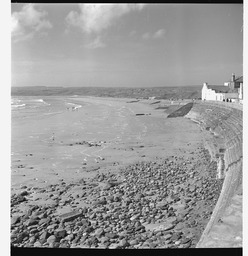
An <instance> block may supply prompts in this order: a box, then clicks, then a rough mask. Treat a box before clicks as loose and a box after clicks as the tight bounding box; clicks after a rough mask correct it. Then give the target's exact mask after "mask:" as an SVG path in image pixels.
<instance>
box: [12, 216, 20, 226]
mask: <svg viewBox="0 0 248 256" xmlns="http://www.w3.org/2000/svg"><path fill="white" fill-rule="evenodd" d="M20 220H21V218H20V216H14V217H12V218H11V225H15V224H16V223H18V222H20Z"/></svg>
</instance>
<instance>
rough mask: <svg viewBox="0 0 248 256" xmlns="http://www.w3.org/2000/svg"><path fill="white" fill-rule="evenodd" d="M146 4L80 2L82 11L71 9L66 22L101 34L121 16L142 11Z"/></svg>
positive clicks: (86, 30) (87, 31)
mask: <svg viewBox="0 0 248 256" xmlns="http://www.w3.org/2000/svg"><path fill="white" fill-rule="evenodd" d="M144 6H145V5H144V4H80V5H79V8H80V11H79V12H76V11H71V12H70V13H69V14H68V15H67V17H66V22H67V24H68V25H69V26H74V27H79V28H80V29H81V30H82V32H85V33H88V34H92V33H95V34H99V33H101V32H102V31H103V30H105V29H107V28H109V27H111V26H112V25H113V24H115V21H116V20H117V19H118V18H120V17H121V16H123V15H125V14H127V13H129V12H132V11H141V10H142V9H143V8H144Z"/></svg>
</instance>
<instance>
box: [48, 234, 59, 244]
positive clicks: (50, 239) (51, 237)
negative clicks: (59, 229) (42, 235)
mask: <svg viewBox="0 0 248 256" xmlns="http://www.w3.org/2000/svg"><path fill="white" fill-rule="evenodd" d="M57 240H58V239H57V238H56V236H54V235H51V236H49V237H48V238H47V242H48V243H49V244H51V243H54V242H57Z"/></svg>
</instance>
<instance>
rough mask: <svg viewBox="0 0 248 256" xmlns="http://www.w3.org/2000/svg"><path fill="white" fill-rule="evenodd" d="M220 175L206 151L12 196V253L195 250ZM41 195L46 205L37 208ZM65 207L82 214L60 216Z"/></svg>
mask: <svg viewBox="0 0 248 256" xmlns="http://www.w3.org/2000/svg"><path fill="white" fill-rule="evenodd" d="M215 170H216V163H215V162H212V163H210V158H209V156H208V154H207V153H206V152H205V150H202V151H201V152H200V155H199V156H197V157H194V156H192V158H191V159H187V160H185V159H183V158H177V157H171V158H168V159H165V160H159V161H156V162H138V163H136V164H132V165H129V166H126V167H125V168H122V169H120V171H119V172H118V173H108V174H104V173H99V174H97V175H95V177H94V178H91V179H89V180H87V181H86V179H82V180H80V181H79V182H77V183H71V184H67V183H65V182H61V183H59V184H54V185H50V186H49V187H47V188H46V189H38V188H26V189H25V190H24V192H22V193H21V194H19V195H13V196H12V209H11V215H12V219H11V245H12V246H17V247H60V248H110V249H116V248H189V247H195V245H196V243H197V242H198V240H199V238H200V235H201V233H202V232H203V230H204V228H205V226H206V224H207V222H208V220H209V218H210V216H211V212H212V210H213V207H214V206H215V204H216V201H217V199H218V196H219V193H220V190H221V187H222V180H216V179H215V176H216V173H215ZM41 194H45V196H46V204H45V205H39V204H38V205H34V202H35V201H36V202H37V200H39V196H40V195H41ZM49 200H50V201H49ZM21 204H28V205H29V208H28V210H27V211H26V212H23V213H21V211H20V210H19V208H18V207H19V206H20V205H21ZM32 204H33V205H32ZM83 205H84V206H83ZM65 206H70V207H71V208H72V209H75V210H73V211H71V212H69V213H67V214H62V215H61V214H58V212H57V209H58V208H59V207H65Z"/></svg>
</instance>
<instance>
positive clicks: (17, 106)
mask: <svg viewBox="0 0 248 256" xmlns="http://www.w3.org/2000/svg"><path fill="white" fill-rule="evenodd" d="M25 106H26V104H19V105H18V104H15V105H14V104H12V105H11V107H12V108H21V107H25Z"/></svg>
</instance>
